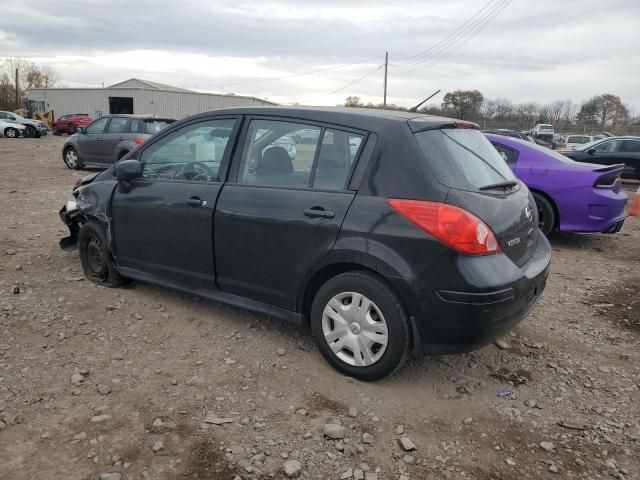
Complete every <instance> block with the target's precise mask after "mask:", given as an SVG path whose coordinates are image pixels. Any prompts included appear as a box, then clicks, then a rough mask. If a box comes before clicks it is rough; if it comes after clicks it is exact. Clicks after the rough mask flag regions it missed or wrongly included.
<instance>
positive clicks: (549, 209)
mask: <svg viewBox="0 0 640 480" xmlns="http://www.w3.org/2000/svg"><path fill="white" fill-rule="evenodd" d="M533 199H534V200H535V201H536V207H537V209H538V228H539V229H540V231H541V232H542V233H544V235H545V236H546V237H548V236H549V235H550V234H551V231H552V230H553V227H554V226H555V224H556V213H555V210H554V209H553V205H551V202H549V200H547V199H546V198H545V197H543V196H542V195H540V194H538V193H533Z"/></svg>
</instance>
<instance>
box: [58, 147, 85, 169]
mask: <svg viewBox="0 0 640 480" xmlns="http://www.w3.org/2000/svg"><path fill="white" fill-rule="evenodd" d="M62 160H63V161H64V164H65V165H66V166H67V168H70V169H71V170H82V167H83V166H84V165H83V164H82V160H81V159H80V155H78V151H77V150H76V149H75V148H73V147H67V148H65V150H64V152H63V153H62Z"/></svg>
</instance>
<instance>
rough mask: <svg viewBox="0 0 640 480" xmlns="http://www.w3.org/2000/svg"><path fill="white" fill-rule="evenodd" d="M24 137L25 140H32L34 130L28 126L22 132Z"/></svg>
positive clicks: (34, 133)
mask: <svg viewBox="0 0 640 480" xmlns="http://www.w3.org/2000/svg"><path fill="white" fill-rule="evenodd" d="M24 136H25V137H26V138H33V137H35V136H36V129H35V128H33V127H31V126H28V127H27V128H26V129H25V130H24Z"/></svg>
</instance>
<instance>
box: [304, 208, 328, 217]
mask: <svg viewBox="0 0 640 480" xmlns="http://www.w3.org/2000/svg"><path fill="white" fill-rule="evenodd" d="M304 214H305V215H306V216H307V217H311V218H333V217H335V216H336V214H335V212H331V211H329V210H325V209H324V208H322V207H313V208H307V209H306V210H305V211H304Z"/></svg>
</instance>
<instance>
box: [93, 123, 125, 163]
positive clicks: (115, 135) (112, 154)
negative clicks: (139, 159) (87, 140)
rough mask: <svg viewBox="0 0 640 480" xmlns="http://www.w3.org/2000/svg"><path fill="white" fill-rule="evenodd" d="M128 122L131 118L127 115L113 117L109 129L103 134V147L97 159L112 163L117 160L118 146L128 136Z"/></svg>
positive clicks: (101, 161)
mask: <svg viewBox="0 0 640 480" xmlns="http://www.w3.org/2000/svg"><path fill="white" fill-rule="evenodd" d="M128 124H129V118H127V117H111V121H110V122H109V126H108V127H107V131H106V132H105V133H104V134H103V135H102V149H101V150H100V152H99V154H98V157H97V158H96V161H98V162H100V163H105V164H108V165H110V164H112V163H114V162H115V161H116V160H117V159H116V155H117V154H118V152H116V147H117V146H118V143H120V142H121V141H123V140H124V139H125V138H126V137H125V135H126V131H127V125H128Z"/></svg>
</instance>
